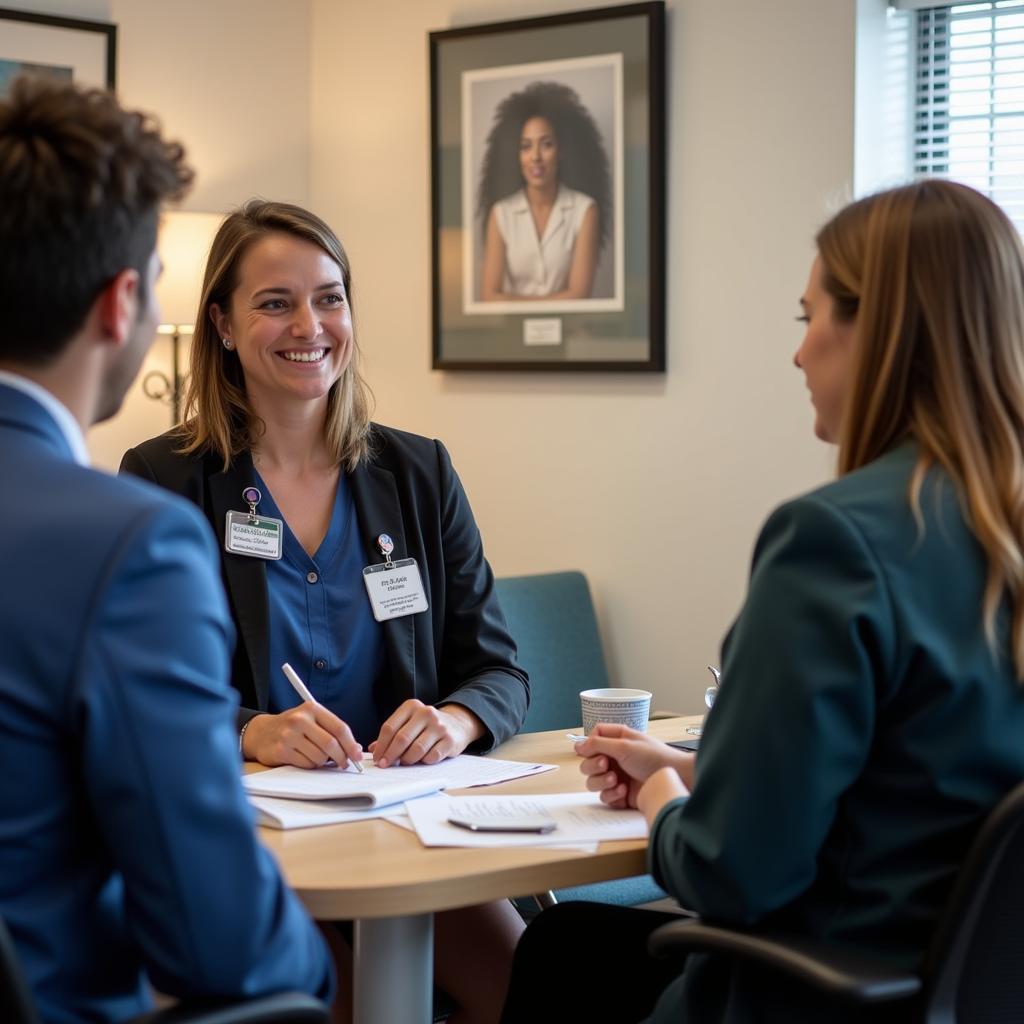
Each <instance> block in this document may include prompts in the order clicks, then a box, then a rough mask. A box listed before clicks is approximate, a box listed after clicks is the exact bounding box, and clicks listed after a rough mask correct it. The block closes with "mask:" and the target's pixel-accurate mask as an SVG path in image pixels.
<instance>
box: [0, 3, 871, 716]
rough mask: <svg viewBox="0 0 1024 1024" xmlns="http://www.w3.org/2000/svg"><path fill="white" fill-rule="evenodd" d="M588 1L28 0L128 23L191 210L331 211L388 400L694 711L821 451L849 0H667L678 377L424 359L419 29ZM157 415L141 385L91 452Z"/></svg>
mask: <svg viewBox="0 0 1024 1024" xmlns="http://www.w3.org/2000/svg"><path fill="white" fill-rule="evenodd" d="M8 2H9V3H10V0H8ZM593 2H594V0H552V3H541V2H537V0H459V2H456V0H380V2H377V3H373V4H366V3H361V2H357V0H176V2H174V3H168V2H166V0H33V2H28V0H22V2H21V3H17V0H15V4H16V6H20V7H23V8H25V9H32V10H44V11H50V12H53V13H63V14H68V15H73V16H74V15H77V16H80V17H96V18H101V19H105V18H109V19H110V20H113V21H116V22H117V23H118V24H119V26H120V45H121V61H120V79H119V83H120V91H121V93H122V96H123V97H124V99H125V100H126V101H127V102H129V103H135V104H138V105H143V106H147V107H150V108H152V109H154V110H156V111H159V112H160V113H161V114H162V116H163V118H164V121H165V123H166V124H167V126H168V128H169V129H170V130H172V131H174V132H178V133H180V134H181V136H182V137H183V138H184V139H185V140H186V141H187V142H188V144H189V147H190V151H191V152H192V155H193V159H194V160H195V162H196V164H197V166H198V168H199V171H200V185H199V188H198V189H197V191H196V193H195V194H194V195H193V197H192V200H191V202H190V204H189V206H190V208H192V209H199V210H205V209H223V208H224V207H226V206H228V205H231V204H233V203H236V202H238V201H241V200H242V199H244V198H245V197H247V196H249V195H251V194H257V193H258V194H263V195H267V196H274V197H279V198H287V199H292V200H296V201H298V202H308V203H309V204H310V205H312V206H313V208H315V209H316V210H317V211H318V212H319V213H321V214H323V215H324V216H325V217H326V218H327V219H328V220H329V221H330V222H331V223H332V224H333V225H334V226H335V227H336V228H337V229H338V231H339V233H340V234H341V236H342V238H343V239H344V241H345V242H346V245H347V246H348V248H349V250H350V254H351V256H352V258H353V261H354V267H355V275H356V294H355V299H356V308H357V316H358V326H359V331H360V338H361V341H362V344H363V346H364V349H365V351H366V355H367V363H368V369H369V376H370V380H371V383H372V384H373V386H374V389H375V391H376V393H377V397H378V417H379V418H380V419H381V420H382V421H384V422H388V423H392V424H394V425H396V426H400V427H404V428H406V429H410V430H415V431H418V432H420V433H424V434H430V435H433V436H437V437H440V438H442V439H444V441H445V442H446V443H447V444H448V446H449V448H450V449H451V451H452V454H453V457H454V459H455V464H456V466H457V467H458V469H459V471H460V473H461V475H462V477H463V480H464V481H465V484H466V488H467V490H468V492H469V495H470V498H471V500H472V502H473V505H474V508H475V510H476V513H477V517H478V519H479V521H480V525H481V528H482V531H483V534H484V538H485V542H486V546H487V550H488V554H489V556H490V558H491V561H492V564H493V565H494V568H495V570H496V571H497V572H498V573H499V574H504V575H508V574H515V573H526V572H542V571H548V570H555V569H563V568H573V567H578V568H581V569H584V570H585V571H586V572H587V573H588V575H589V576H590V579H591V583H592V586H593V588H594V591H595V596H596V598H597V602H598V610H599V614H600V617H601V625H602V630H603V634H604V638H605V645H606V653H607V655H608V657H609V662H610V667H611V671H612V675H613V678H614V679H615V681H617V682H619V683H622V684H633V685H644V686H648V687H649V688H651V689H653V690H654V692H655V696H656V704H658V705H660V706H663V707H664V706H672V707H678V708H681V709H683V710H696V709H697V707H698V705H699V702H700V694H701V693H702V692H703V688H704V685H705V678H704V676H705V675H706V673H705V672H704V670H703V665H704V664H706V663H707V662H708V661H712V660H715V659H717V657H718V644H719V640H720V637H721V635H722V633H723V632H724V630H725V629H726V627H727V626H728V624H729V622H730V621H731V619H732V617H733V615H734V614H735V612H736V610H737V608H738V607H739V604H740V601H741V599H742V594H743V589H744V582H745V576H746V571H747V565H748V561H749V555H750V550H751V546H752V544H753V541H754V538H755V536H756V531H757V528H758V525H759V524H760V522H761V521H762V520H763V519H764V517H765V515H766V514H767V513H768V511H769V510H770V509H771V508H772V506H774V505H775V504H776V503H778V502H779V501H781V500H783V499H784V498H785V497H786V496H788V495H791V494H794V493H796V492H798V491H800V490H802V489H805V488H807V487H810V486H813V485H814V484H816V483H818V482H820V481H822V480H824V479H825V478H826V477H827V476H828V474H829V472H830V468H831V458H832V456H831V453H830V452H829V451H827V450H825V449H823V448H822V447H821V446H820V445H818V444H817V443H816V442H815V441H814V439H813V437H812V436H811V431H810V424H811V415H810V409H809V406H808V402H807V396H806V392H805V390H804V387H803V384H802V381H801V379H800V376H799V374H797V372H796V371H795V370H794V369H793V368H792V366H791V365H790V359H791V356H792V352H793V350H794V348H795V347H796V345H797V342H798V340H799V328H798V325H796V324H794V323H793V319H792V318H793V316H794V315H795V314H796V312H797V307H796V299H797V297H798V296H799V294H800V292H801V290H802V288H803V285H804V280H805V276H806V273H807V268H808V264H809V261H810V258H811V255H812V243H811V238H812V236H813V232H814V229H815V227H816V225H817V224H818V223H820V221H821V220H822V219H823V217H825V216H826V215H827V214H828V212H829V211H830V210H831V209H832V208H833V207H834V206H835V205H836V203H838V202H839V201H841V200H842V199H843V198H845V196H846V195H847V193H848V191H849V189H850V186H851V180H852V174H853V125H854V81H853V80H854V34H855V14H856V10H855V8H856V0H775V2H773V3H770V4H767V3H763V2H761V0H729V2H728V3H723V2H722V0H670V3H669V29H668V33H669V35H668V40H667V50H668V69H669V71H668V75H669V79H668V98H669V102H668V116H669V129H668V139H669V208H668V211H667V217H668V278H669V306H668V365H669V370H668V373H667V375H664V376H651V377H648V378H642V379H641V378H637V377H635V376H616V375H598V376H594V375H579V376H573V375H567V376H564V377H561V376H558V377H551V376H539V375H529V374H525V375H523V374H520V375H511V374H509V375H500V374H461V375H460V374H452V373H448V374H441V373H434V372H432V371H431V370H430V368H429V363H430V355H429V353H430V270H429V220H430V209H429V184H428V175H429V163H428V152H427V148H428V104H429V97H428V91H427V40H426V33H427V31H428V30H430V29H440V28H447V27H451V26H455V25H459V24H469V23H473V22H483V21H490V20H499V19H503V18H513V17H525V16H529V15H534V14H543V13H549V12H550V11H551V10H552V9H557V10H566V9H571V8H573V7H578V8H584V7H589V6H592V5H593ZM165 415H166V413H165V411H164V410H163V409H159V408H157V407H156V406H154V405H151V404H147V403H145V402H143V403H142V404H141V405H140V404H139V402H138V401H136V402H134V403H133V405H132V407H131V409H130V410H129V413H127V414H126V415H125V418H124V419H122V420H121V421H119V422H118V423H117V424H115V425H114V426H112V427H109V428H102V429H104V430H106V431H108V433H107V434H106V435H104V436H103V437H102V444H101V443H100V435H99V433H98V432H96V436H95V437H94V441H93V444H94V450H100V449H102V451H101V461H104V462H105V463H106V464H109V462H110V460H116V458H117V456H118V455H119V454H120V451H121V449H122V448H123V447H124V446H125V445H126V444H130V443H133V442H134V441H137V440H140V439H142V437H144V436H148V435H149V434H152V433H155V432H157V431H159V430H161V429H163V425H164V416H165Z"/></svg>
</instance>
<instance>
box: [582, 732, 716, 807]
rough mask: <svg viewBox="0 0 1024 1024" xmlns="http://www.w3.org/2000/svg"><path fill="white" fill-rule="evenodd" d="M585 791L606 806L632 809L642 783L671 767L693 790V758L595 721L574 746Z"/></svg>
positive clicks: (640, 734)
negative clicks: (591, 793) (585, 779)
mask: <svg viewBox="0 0 1024 1024" xmlns="http://www.w3.org/2000/svg"><path fill="white" fill-rule="evenodd" d="M576 753H577V754H579V755H580V757H582V758H583V761H582V762H581V763H580V771H581V772H583V774H584V775H585V776H587V789H589V790H591V791H593V792H596V793H600V794H601V800H602V802H603V803H606V804H608V806H609V807H636V806H638V805H637V798H638V795H639V793H640V789H641V788H642V786H643V784H644V783H645V782H646V781H647V780H648V779H649V778H650V777H651V776H652V775H654V774H655V772H657V771H659V770H660V769H662V768H672V769H673V770H674V771H675V772H676V774H677V775H678V776H679V779H680V781H681V782H682V784H683V785H684V786H685V787H686V789H687V790H690V789H692V788H693V766H694V761H695V760H696V758H695V755H694V754H692V753H690V752H689V751H685V750H676V749H675V748H673V747H670V746H668V745H667V744H665V743H662V742H661V741H660V740H656V739H653V738H652V737H650V736H648V735H647V733H644V732H637V730H636V729H630V728H629V727H628V726H625V725H613V724H611V723H607V722H599V723H598V724H597V725H596V726H595V727H594V731H593V732H592V733H591V734H590V735H589V736H588V737H587V738H586V739H584V740H580V741H579V742H578V743H577V744H576Z"/></svg>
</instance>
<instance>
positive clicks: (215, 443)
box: [180, 199, 373, 471]
mask: <svg viewBox="0 0 1024 1024" xmlns="http://www.w3.org/2000/svg"><path fill="white" fill-rule="evenodd" d="M281 232H283V233H284V234H288V235H294V236H295V237H296V238H301V239H304V240H305V241H307V242H312V243H313V244H314V245H316V246H319V248H321V249H323V251H324V252H325V253H327V255H328V256H330V257H331V259H332V260H334V262H335V263H337V264H338V268H339V269H340V270H341V279H342V283H343V284H344V286H345V294H346V296H347V297H348V301H349V306H350V308H351V305H352V272H351V268H350V265H349V261H348V255H347V254H346V252H345V249H344V247H343V246H342V244H341V242H340V241H339V240H338V237H337V235H335V234H334V232H333V231H332V230H331V229H330V228H329V227H328V226H327V225H326V224H325V223H324V222H323V221H322V220H321V219H320V218H319V217H317V216H316V215H315V214H313V213H310V212H309V211H308V210H304V209H302V207H300V206H292V205H291V204H290V203H272V202H267V201H266V200H262V199H252V200H250V201H249V202H248V203H246V204H245V205H244V206H242V207H241V208H239V209H238V210H235V211H234V212H233V213H231V214H229V215H228V217H227V218H226V219H225V221H224V223H223V224H221V226H220V228H219V229H218V231H217V234H216V236H215V237H214V239H213V244H212V246H211V247H210V256H209V259H208V260H207V262H206V272H205V273H204V275H203V291H202V297H201V298H200V300H199V310H198V312H197V314H196V327H195V334H194V335H193V336H192V366H191V371H190V373H189V379H188V387H187V388H186V391H185V406H184V418H183V420H184V421H183V423H182V425H181V427H180V433H181V435H182V438H183V442H184V443H183V445H182V448H181V451H182V452H184V453H189V452H203V451H213V452H216V453H217V454H218V455H220V456H221V457H222V458H223V460H224V468H225V469H226V468H227V467H228V466H229V465H230V463H231V460H232V459H233V458H234V457H235V456H236V455H238V454H239V453H240V452H243V451H248V450H249V449H251V448H252V447H253V446H254V445H255V444H256V443H257V442H258V440H259V438H260V435H261V434H262V433H263V431H264V429H265V428H264V424H263V422H262V421H261V420H260V418H259V417H258V416H257V415H256V413H255V410H254V409H253V407H252V404H251V402H250V401H249V396H248V395H247V394H246V391H245V378H244V376H243V374H242V364H241V363H240V362H239V361H238V354H237V353H236V352H233V351H228V350H226V349H225V348H224V347H223V346H222V345H221V341H220V337H219V335H218V333H217V330H216V328H215V327H214V324H213V321H212V320H211V318H210V307H211V306H213V305H214V304H216V305H218V306H219V307H220V308H221V309H222V310H226V309H229V308H230V305H231V294H232V292H234V290H235V287H236V286H237V284H238V271H239V267H240V265H241V262H242V259H243V258H244V257H245V254H246V253H247V252H248V251H249V249H250V248H251V247H252V245H253V244H254V243H256V242H258V241H259V240H260V239H261V238H264V237H266V236H267V235H269V234H272V233H281ZM359 362H360V353H359V343H358V341H357V340H356V337H355V330H354V328H353V337H352V358H351V359H350V360H349V364H348V367H347V368H346V369H345V372H344V373H343V374H342V375H341V378H340V379H339V380H338V381H337V382H336V383H335V384H334V385H333V386H332V388H331V390H330V393H329V394H328V396H327V423H326V427H325V432H326V438H325V439H326V441H327V447H328V450H329V451H330V452H331V454H332V455H333V457H334V458H335V459H336V460H337V464H338V465H340V466H342V467H343V468H344V469H345V470H349V471H350V470H352V469H355V467H356V466H357V465H358V463H359V461H360V460H361V459H363V458H365V457H366V455H367V453H368V436H369V429H370V416H371V413H372V407H373V400H372V396H371V394H370V390H369V388H368V387H367V385H366V382H365V381H364V380H363V377H362V374H361V373H360V371H359Z"/></svg>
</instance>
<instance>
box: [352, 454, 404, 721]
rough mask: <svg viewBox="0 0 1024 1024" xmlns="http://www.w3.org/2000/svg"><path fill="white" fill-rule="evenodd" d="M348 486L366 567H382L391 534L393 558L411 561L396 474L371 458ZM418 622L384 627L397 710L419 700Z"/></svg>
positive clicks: (400, 621) (398, 621) (396, 622)
mask: <svg viewBox="0 0 1024 1024" xmlns="http://www.w3.org/2000/svg"><path fill="white" fill-rule="evenodd" d="M349 486H350V487H351V488H352V497H353V500H354V501H355V506H356V516H357V517H358V520H359V533H360V537H361V538H362V541H363V548H364V550H365V552H366V555H367V558H368V562H367V565H370V564H375V563H379V562H381V561H382V559H383V556H382V555H381V550H380V548H379V547H378V546H377V538H378V537H379V536H380V535H381V534H382V533H386V534H388V535H389V536H390V537H391V539H392V540H393V541H394V542H395V550H394V552H393V553H392V558H396V559H398V558H406V557H408V555H409V546H408V543H407V539H406V532H405V523H404V521H403V519H402V505H401V502H400V501H399V497H398V486H397V484H396V483H395V476H394V474H393V473H391V472H390V471H389V470H387V469H384V468H383V467H382V466H380V465H378V464H377V463H375V462H374V461H373V456H371V457H370V458H369V459H368V460H365V461H363V462H361V463H360V464H359V465H358V466H357V467H356V468H355V469H354V470H353V471H352V473H350V474H349ZM416 618H417V616H415V615H403V616H402V617H401V618H398V619H390V620H389V621H387V622H385V623H383V624H382V628H383V630H384V645H385V648H386V649H387V655H388V670H389V674H390V692H391V694H392V696H393V698H394V699H395V706H396V707H397V705H398V704H401V702H402V701H404V700H407V699H408V698H409V697H415V696H416V623H415V619H416ZM390 711H391V709H389V711H388V714H390Z"/></svg>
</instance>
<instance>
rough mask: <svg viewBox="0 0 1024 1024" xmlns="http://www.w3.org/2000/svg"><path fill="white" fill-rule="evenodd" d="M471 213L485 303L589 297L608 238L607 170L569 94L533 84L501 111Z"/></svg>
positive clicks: (586, 118) (592, 130) (564, 88)
mask: <svg viewBox="0 0 1024 1024" xmlns="http://www.w3.org/2000/svg"><path fill="white" fill-rule="evenodd" d="M477 213H478V216H479V217H480V220H481V222H482V224H483V229H484V240H483V241H484V259H483V270H482V273H481V280H480V293H481V298H482V299H483V300H484V301H485V302H490V301H502V300H509V299H511V300H516V299H538V298H544V299H552V300H557V299H587V298H590V296H591V290H592V287H593V283H594V272H595V270H596V268H597V257H598V251H599V250H600V248H601V247H602V246H603V245H604V244H606V243H607V241H608V237H609V233H610V215H611V173H610V170H609V166H608V156H607V154H606V152H605V147H604V143H603V141H602V139H601V133H600V131H599V130H598V127H597V125H596V124H595V123H594V119H593V117H591V115H590V112H589V111H588V110H587V108H586V107H585V106H584V105H583V104H582V103H581V101H580V98H579V96H578V95H577V93H576V91H575V90H574V89H572V88H571V87H570V86H568V85H564V84H562V83H560V82H553V81H538V82H533V83H531V84H530V85H528V86H527V87H526V88H525V89H522V90H520V91H518V92H514V93H512V94H511V95H510V96H508V97H506V98H505V99H504V100H503V101H502V102H501V103H500V104H499V105H498V108H497V110H496V111H495V114H494V125H493V127H492V128H491V131H490V134H489V135H488V137H487V148H486V151H485V155H484V162H483V168H482V173H481V176H480V186H479V191H478V195H477Z"/></svg>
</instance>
